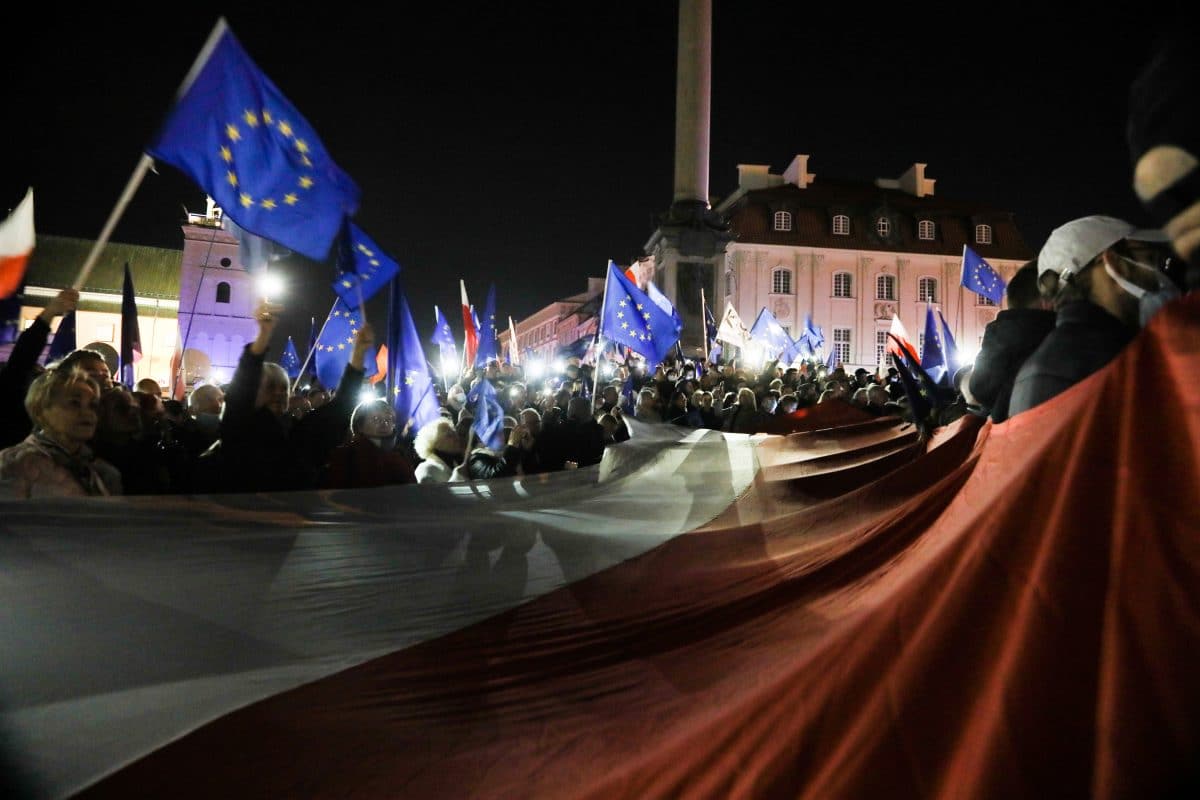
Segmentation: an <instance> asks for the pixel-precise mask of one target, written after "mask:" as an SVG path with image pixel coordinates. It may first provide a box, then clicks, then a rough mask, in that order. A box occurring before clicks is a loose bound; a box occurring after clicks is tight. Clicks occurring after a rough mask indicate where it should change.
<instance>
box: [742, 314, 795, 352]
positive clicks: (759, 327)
mask: <svg viewBox="0 0 1200 800" xmlns="http://www.w3.org/2000/svg"><path fill="white" fill-rule="evenodd" d="M750 338H751V339H753V340H754V341H755V342H757V343H758V344H760V345H762V347H763V350H764V351H766V356H767V360H770V359H772V358H777V357H779V356H780V355H781V354H782V353H783V352H784V351H785V350H789V349H790V348H791V345H792V339H791V337H790V336H788V334H787V331H785V330H784V329H783V326H782V325H780V324H779V320H777V319H776V318H775V315H774V314H772V313H771V312H770V311H768V310H767V308H766V306H763V309H762V310H761V311H759V312H758V317H757V318H756V319H755V320H754V324H753V325H752V326H750ZM788 363H791V362H788Z"/></svg>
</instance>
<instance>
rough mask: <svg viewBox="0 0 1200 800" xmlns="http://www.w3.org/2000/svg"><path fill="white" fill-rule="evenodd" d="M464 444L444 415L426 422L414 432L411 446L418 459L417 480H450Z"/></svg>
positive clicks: (460, 459)
mask: <svg viewBox="0 0 1200 800" xmlns="http://www.w3.org/2000/svg"><path fill="white" fill-rule="evenodd" d="M465 446H466V444H465V443H464V442H463V440H462V438H461V437H460V436H459V435H458V432H457V431H456V430H455V428H454V423H452V422H451V421H450V420H448V419H446V418H444V417H443V418H440V419H435V420H434V421H432V422H428V423H426V424H425V426H424V427H422V428H421V429H420V430H419V431H417V436H416V439H414V440H413V448H414V449H415V450H416V453H417V457H418V458H420V459H421V462H420V463H419V464H417V468H416V471H415V477H416V481H417V483H446V482H448V481H450V480H452V473H453V470H454V468H455V467H456V466H458V464H459V463H460V462H461V461H462V457H463V448H464V447H465Z"/></svg>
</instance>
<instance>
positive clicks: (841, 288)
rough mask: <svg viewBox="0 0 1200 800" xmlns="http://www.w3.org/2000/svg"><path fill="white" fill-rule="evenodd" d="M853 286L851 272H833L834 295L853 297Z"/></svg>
mask: <svg viewBox="0 0 1200 800" xmlns="http://www.w3.org/2000/svg"><path fill="white" fill-rule="evenodd" d="M852 288H853V287H852V285H851V283H850V273H849V272H835V273H834V274H833V296H834V297H851V296H852V295H851V294H850V291H851V289H852Z"/></svg>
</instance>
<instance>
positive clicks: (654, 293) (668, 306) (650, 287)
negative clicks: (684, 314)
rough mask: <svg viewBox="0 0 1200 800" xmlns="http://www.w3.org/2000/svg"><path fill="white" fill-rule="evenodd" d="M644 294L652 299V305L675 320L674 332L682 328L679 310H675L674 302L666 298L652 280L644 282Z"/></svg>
mask: <svg viewBox="0 0 1200 800" xmlns="http://www.w3.org/2000/svg"><path fill="white" fill-rule="evenodd" d="M646 296H647V297H649V298H650V299H651V300H653V301H654V305H656V306H658V307H659V308H661V309H662V310H663V311H665V312H667V313H668V314H670V315H671V319H672V320H674V321H675V332H676V333H679V332H680V331H682V330H683V319H682V318H681V317H680V316H679V312H678V311H676V310H675V306H674V304H672V303H671V301H670V300H668V299H667V296H666V295H665V294H663V293H662V292H661V291H659V289H658V287H657V286H655V285H654V281H647V282H646Z"/></svg>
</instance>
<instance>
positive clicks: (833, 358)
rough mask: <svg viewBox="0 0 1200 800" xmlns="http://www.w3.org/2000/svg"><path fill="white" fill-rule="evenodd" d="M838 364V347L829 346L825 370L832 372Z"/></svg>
mask: <svg viewBox="0 0 1200 800" xmlns="http://www.w3.org/2000/svg"><path fill="white" fill-rule="evenodd" d="M837 365H838V349H837V348H836V347H831V348H829V358H827V359H825V371H826V372H833V371H834V370H835V369H837Z"/></svg>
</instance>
